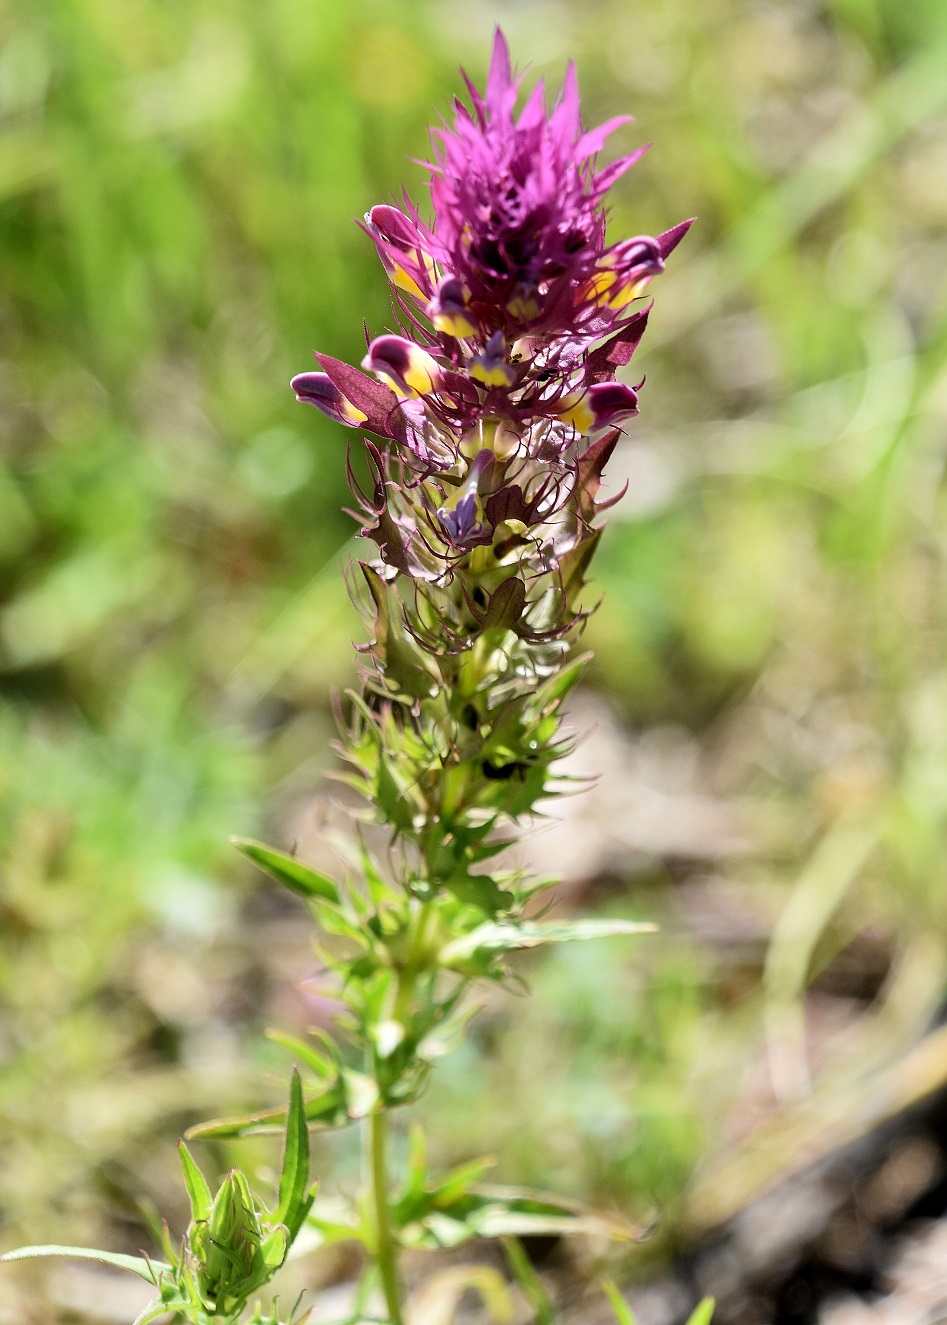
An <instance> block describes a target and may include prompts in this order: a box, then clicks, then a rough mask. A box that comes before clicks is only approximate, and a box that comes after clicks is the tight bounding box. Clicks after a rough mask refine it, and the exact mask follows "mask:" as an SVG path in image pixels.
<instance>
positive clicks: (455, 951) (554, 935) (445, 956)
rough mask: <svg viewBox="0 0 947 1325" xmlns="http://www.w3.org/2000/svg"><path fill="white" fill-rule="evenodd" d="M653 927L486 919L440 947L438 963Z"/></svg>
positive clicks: (626, 923) (611, 922)
mask: <svg viewBox="0 0 947 1325" xmlns="http://www.w3.org/2000/svg"><path fill="white" fill-rule="evenodd" d="M656 928H657V926H655V925H643V924H638V923H637V922H635V921H633V920H559V921H553V922H552V923H550V924H542V925H537V924H535V923H533V922H532V921H529V920H524V921H521V922H519V923H515V922H513V921H509V922H501V921H488V922H487V923H486V924H483V925H478V926H477V928H476V929H472V930H471V931H470V933H469V934H465V935H463V937H461V938H459V939H454V941H453V942H452V943H448V944H447V945H446V946H445V947H444V948H442V949H441V962H442V964H443V965H444V966H452V965H454V964H455V963H456V962H463V961H466V960H467V959H469V958H470V957H473V956H474V954H475V953H478V952H512V951H513V950H514V949H516V948H536V947H540V946H541V945H542V944H544V943H571V942H573V941H575V940H579V939H603V938H610V937H612V936H613V935H617V934H652V933H654V931H655V929H656Z"/></svg>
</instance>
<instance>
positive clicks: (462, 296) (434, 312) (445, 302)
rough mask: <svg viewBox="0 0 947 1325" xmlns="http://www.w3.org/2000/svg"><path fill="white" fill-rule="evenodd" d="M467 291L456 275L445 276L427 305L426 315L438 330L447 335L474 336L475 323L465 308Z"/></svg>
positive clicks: (475, 331) (475, 330)
mask: <svg viewBox="0 0 947 1325" xmlns="http://www.w3.org/2000/svg"><path fill="white" fill-rule="evenodd" d="M467 299H468V295H467V291H466V290H465V288H464V286H463V283H462V282H461V281H459V280H458V279H457V277H456V276H445V277H444V279H443V280H442V281H441V282H440V284H439V285H438V287H437V293H436V294H435V296H434V298H433V299H432V300H431V302H430V303H429V304H428V306H427V315H428V317H429V318H430V319H431V321H432V322H433V323H434V325H435V327H437V329H438V331H443V332H446V334H447V335H448V336H461V337H462V336H474V335H476V333H477V327H476V324H475V323H474V322H473V321H472V319H471V317H470V313H469V311H468V308H467Z"/></svg>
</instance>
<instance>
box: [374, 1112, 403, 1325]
mask: <svg viewBox="0 0 947 1325" xmlns="http://www.w3.org/2000/svg"><path fill="white" fill-rule="evenodd" d="M366 1122H367V1127H368V1133H367V1141H368V1169H369V1173H368V1177H369V1182H370V1184H371V1198H372V1210H373V1212H374V1217H375V1258H376V1261H377V1263H378V1272H379V1275H380V1276H381V1286H382V1291H383V1293H384V1295H385V1305H386V1306H387V1308H388V1316H389V1318H390V1320H391V1325H404V1318H403V1316H402V1314H401V1286H400V1284H399V1282H398V1253H397V1249H396V1247H395V1242H394V1238H393V1237H392V1235H391V1217H390V1211H389V1208H388V1156H387V1148H388V1115H387V1113H386V1112H385V1110H384V1109H379V1110H378V1111H377V1112H376V1113H373V1114H371V1116H370V1117H369V1118H368V1119H367V1120H366Z"/></svg>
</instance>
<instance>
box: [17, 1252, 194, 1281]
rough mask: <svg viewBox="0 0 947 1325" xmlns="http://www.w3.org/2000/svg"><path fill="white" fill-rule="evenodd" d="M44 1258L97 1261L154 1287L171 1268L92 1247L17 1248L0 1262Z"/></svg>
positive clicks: (142, 1258) (140, 1257)
mask: <svg viewBox="0 0 947 1325" xmlns="http://www.w3.org/2000/svg"><path fill="white" fill-rule="evenodd" d="M45 1256H65V1257H67V1258H68V1259H69V1260H73V1261H99V1262H101V1264H102V1265H111V1266H113V1267H114V1268H115V1269H118V1270H130V1271H131V1273H132V1274H137V1275H138V1277H139V1278H140V1279H144V1280H146V1281H147V1282H148V1283H149V1284H155V1285H156V1284H157V1283H158V1276H159V1275H161V1274H170V1273H171V1266H170V1265H166V1264H165V1263H164V1261H152V1260H149V1259H148V1258H147V1257H146V1256H126V1255H124V1253H122V1252H117V1251H97V1250H96V1249H95V1248H93V1247H60V1246H56V1245H50V1246H43V1247H17V1248H16V1250H15V1251H8V1252H7V1253H6V1254H5V1255H3V1256H0V1261H27V1260H35V1259H36V1258H37V1257H45Z"/></svg>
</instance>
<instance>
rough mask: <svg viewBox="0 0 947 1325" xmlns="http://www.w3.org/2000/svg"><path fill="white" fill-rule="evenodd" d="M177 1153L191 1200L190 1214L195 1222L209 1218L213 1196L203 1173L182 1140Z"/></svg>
mask: <svg viewBox="0 0 947 1325" xmlns="http://www.w3.org/2000/svg"><path fill="white" fill-rule="evenodd" d="M178 1154H179V1155H180V1156H181V1169H182V1172H183V1173H184V1185H185V1187H186V1188H187V1194H188V1196H189V1197H190V1200H191V1215H192V1217H193V1219H194V1222H195V1223H197V1222H198V1221H200V1220H203V1219H209V1218H210V1210H211V1206H212V1205H213V1203H214V1202H213V1197H212V1196H211V1194H210V1188H209V1187H208V1185H207V1180H206V1179H205V1177H204V1175H203V1173H201V1171H200V1169H199V1168H198V1167H197V1165H196V1164H195V1162H194V1157H193V1156H192V1154H191V1152H190V1151H189V1150H188V1148H187V1146H186V1145H185V1144H184V1142H183V1141H179V1142H178Z"/></svg>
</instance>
